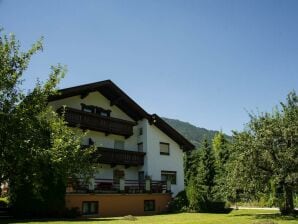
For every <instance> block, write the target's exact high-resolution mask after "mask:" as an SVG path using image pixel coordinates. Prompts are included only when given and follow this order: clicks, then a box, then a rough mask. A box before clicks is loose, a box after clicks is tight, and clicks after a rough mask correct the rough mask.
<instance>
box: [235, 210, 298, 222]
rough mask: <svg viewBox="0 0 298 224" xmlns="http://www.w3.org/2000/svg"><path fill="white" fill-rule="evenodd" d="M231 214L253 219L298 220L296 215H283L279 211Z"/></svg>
mask: <svg viewBox="0 0 298 224" xmlns="http://www.w3.org/2000/svg"><path fill="white" fill-rule="evenodd" d="M232 216H236V217H239V216H242V217H245V216H246V217H253V218H255V219H273V220H298V217H297V216H283V215H281V214H279V213H260V214H252V213H249V212H247V213H243V214H235V215H232Z"/></svg>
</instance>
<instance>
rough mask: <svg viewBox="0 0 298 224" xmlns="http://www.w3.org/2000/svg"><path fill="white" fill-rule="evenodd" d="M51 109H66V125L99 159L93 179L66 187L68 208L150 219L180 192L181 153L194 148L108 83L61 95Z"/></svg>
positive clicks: (74, 88)
mask: <svg viewBox="0 0 298 224" xmlns="http://www.w3.org/2000/svg"><path fill="white" fill-rule="evenodd" d="M49 105H50V106H52V107H53V108H54V109H55V110H57V111H59V110H61V109H60V108H62V107H64V106H66V113H65V114H64V116H65V120H66V121H67V122H68V125H69V126H72V127H74V128H80V129H83V130H89V131H88V133H87V137H86V138H85V139H84V142H83V143H82V144H83V145H90V144H94V145H95V146H96V147H97V150H98V155H99V156H98V160H97V161H98V163H99V170H98V173H96V174H95V176H94V179H92V180H90V183H89V184H88V185H86V184H85V183H83V182H82V181H80V180H77V181H75V182H73V183H71V184H70V186H69V187H68V189H67V195H66V205H67V206H68V207H70V208H71V207H78V208H79V209H80V210H81V212H82V213H83V214H94V215H99V216H117V215H128V214H133V215H144V214H154V213H159V212H162V211H165V210H166V209H167V207H166V206H167V204H168V202H169V200H171V197H173V196H175V195H176V194H177V193H178V192H180V191H182V190H183V189H184V173H183V152H185V151H187V150H192V149H194V146H193V145H192V144H191V143H190V142H189V141H188V140H186V139H185V138H184V137H183V136H182V135H181V134H179V133H178V132H177V131H176V130H175V129H173V128H172V127H171V126H170V125H168V124H167V123H166V122H165V121H163V120H162V119H161V118H160V117H159V116H158V115H156V114H148V113H147V112H146V111H145V110H144V109H142V108H141V107H140V106H139V105H138V104H137V103H136V102H134V101H133V100H132V99H131V98H130V97H129V96H128V95H127V94H125V93H124V92H123V91H122V90H121V89H120V88H119V87H118V86H116V85H115V84H114V83H113V82H112V81H110V80H105V81H101V82H96V83H91V84H86V85H81V86H75V87H71V88H67V89H61V90H59V94H57V95H56V96H53V97H51V98H50V99H49Z"/></svg>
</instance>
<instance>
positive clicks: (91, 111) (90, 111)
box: [82, 104, 94, 113]
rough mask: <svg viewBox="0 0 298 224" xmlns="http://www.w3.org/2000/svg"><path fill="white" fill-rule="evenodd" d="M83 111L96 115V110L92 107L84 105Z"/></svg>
mask: <svg viewBox="0 0 298 224" xmlns="http://www.w3.org/2000/svg"><path fill="white" fill-rule="evenodd" d="M82 111H84V112H88V113H94V108H93V107H92V106H87V105H85V104H84V105H82Z"/></svg>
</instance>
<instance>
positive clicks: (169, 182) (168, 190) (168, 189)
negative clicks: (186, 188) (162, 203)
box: [167, 180, 172, 192]
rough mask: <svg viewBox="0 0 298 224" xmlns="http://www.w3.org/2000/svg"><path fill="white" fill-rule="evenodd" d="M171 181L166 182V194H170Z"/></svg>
mask: <svg viewBox="0 0 298 224" xmlns="http://www.w3.org/2000/svg"><path fill="white" fill-rule="evenodd" d="M171 185H172V184H171V180H167V192H171Z"/></svg>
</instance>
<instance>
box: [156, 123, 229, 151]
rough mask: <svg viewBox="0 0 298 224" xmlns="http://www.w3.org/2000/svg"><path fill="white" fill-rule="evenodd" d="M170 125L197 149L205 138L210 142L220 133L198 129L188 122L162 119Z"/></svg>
mask: <svg viewBox="0 0 298 224" xmlns="http://www.w3.org/2000/svg"><path fill="white" fill-rule="evenodd" d="M162 119H163V120H164V121H166V122H167V123H168V124H170V125H171V126H172V127H173V128H175V129H176V130H177V131H179V132H180V133H181V134H182V135H183V136H184V137H186V138H187V139H188V140H190V141H191V143H193V144H194V145H195V146H196V147H198V146H199V145H200V143H201V142H202V141H203V139H204V138H207V140H208V141H209V142H211V141H212V139H213V137H214V135H215V134H216V133H218V131H213V130H207V129H205V128H200V127H196V126H194V125H192V124H190V123H188V122H184V121H179V120H176V119H170V118H165V117H163V118H162ZM226 137H227V139H230V138H231V137H230V136H227V135H226Z"/></svg>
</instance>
